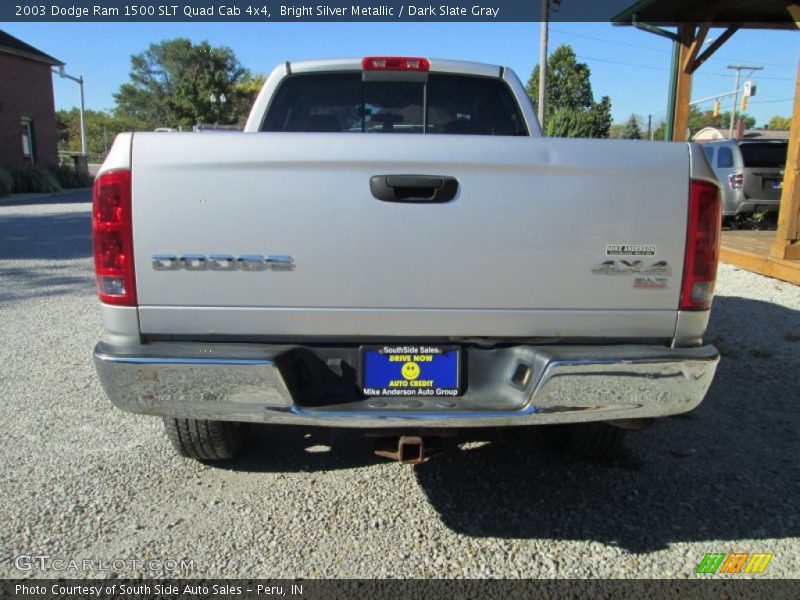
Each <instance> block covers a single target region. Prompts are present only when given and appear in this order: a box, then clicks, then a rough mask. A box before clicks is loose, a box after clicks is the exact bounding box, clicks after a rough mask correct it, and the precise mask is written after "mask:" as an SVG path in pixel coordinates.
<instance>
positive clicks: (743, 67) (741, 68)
mask: <svg viewBox="0 0 800 600" xmlns="http://www.w3.org/2000/svg"><path fill="white" fill-rule="evenodd" d="M728 68H729V69H735V70H736V83H735V84H734V86H733V106H732V107H731V123H730V127H729V128H728V137H729V138H731V139H733V128H734V126H735V125H736V104H737V102H738V101H739V76H740V75H741V73H742V71H748V70H749V71H750V72H751V73H752V72H753V71H761V70H763V69H764V67H748V66H747V65H728Z"/></svg>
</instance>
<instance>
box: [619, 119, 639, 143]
mask: <svg viewBox="0 0 800 600" xmlns="http://www.w3.org/2000/svg"><path fill="white" fill-rule="evenodd" d="M619 137H621V138H622V139H625V140H640V139H642V128H641V127H639V119H638V118H637V117H636V115H631V116H630V117H628V120H627V121H626V122H625V127H623V128H622V133H620V136H619Z"/></svg>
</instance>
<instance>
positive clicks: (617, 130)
mask: <svg viewBox="0 0 800 600" xmlns="http://www.w3.org/2000/svg"><path fill="white" fill-rule="evenodd" d="M623 129H625V125H623V124H622V123H614V124H613V125H612V126H611V127H609V129H608V137H610V138H612V139H617V138H621V137H622V130H623Z"/></svg>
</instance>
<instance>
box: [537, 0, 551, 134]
mask: <svg viewBox="0 0 800 600" xmlns="http://www.w3.org/2000/svg"><path fill="white" fill-rule="evenodd" d="M549 3H550V0H542V31H541V35H540V36H539V110H538V115H537V116H538V117H539V125H541V127H542V134H544V103H545V96H546V94H545V92H546V90H547V87H546V86H547V18H548V16H549V15H548V12H549V6H548V5H549Z"/></svg>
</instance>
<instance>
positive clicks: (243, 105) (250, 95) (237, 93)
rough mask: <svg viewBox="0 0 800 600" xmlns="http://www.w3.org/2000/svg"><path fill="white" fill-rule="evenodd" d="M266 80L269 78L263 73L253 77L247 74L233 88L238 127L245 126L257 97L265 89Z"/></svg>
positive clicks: (234, 109)
mask: <svg viewBox="0 0 800 600" xmlns="http://www.w3.org/2000/svg"><path fill="white" fill-rule="evenodd" d="M266 80H267V76H266V75H264V74H263V73H256V74H255V75H252V74H251V73H249V72H247V73H245V74H244V75H243V76H242V79H241V81H239V82H238V83H237V84H236V85H234V86H233V102H234V104H233V111H234V114H236V115H238V122H237V124H238V125H240V126H244V124H245V122H246V121H247V116H248V115H249V114H250V109H251V108H253V103H254V102H255V101H256V96H258V93H259V92H260V91H261V88H262V87H264V82H265V81H266Z"/></svg>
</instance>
